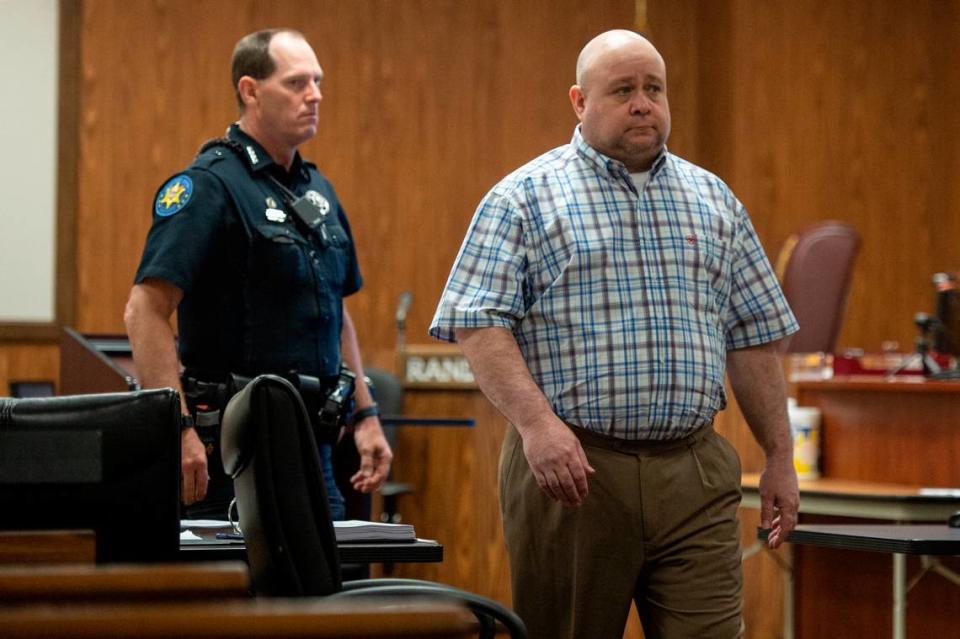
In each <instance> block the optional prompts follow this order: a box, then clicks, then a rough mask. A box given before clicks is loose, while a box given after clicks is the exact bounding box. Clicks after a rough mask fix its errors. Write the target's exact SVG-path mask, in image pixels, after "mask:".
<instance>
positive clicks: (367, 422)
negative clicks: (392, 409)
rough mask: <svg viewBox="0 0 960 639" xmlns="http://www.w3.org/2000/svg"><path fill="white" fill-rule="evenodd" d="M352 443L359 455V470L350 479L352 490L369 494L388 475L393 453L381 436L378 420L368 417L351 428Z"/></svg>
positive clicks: (381, 431) (374, 417)
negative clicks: (354, 444)
mask: <svg viewBox="0 0 960 639" xmlns="http://www.w3.org/2000/svg"><path fill="white" fill-rule="evenodd" d="M353 441H354V442H355V443H356V445H357V451H358V452H359V453H360V470H359V471H357V472H356V474H354V476H353V477H351V478H350V483H351V484H352V485H353V488H354V490H358V491H360V492H361V493H370V492H373V491H374V490H376V489H377V488H379V487H380V486H381V485H382V484H383V482H384V481H385V480H386V478H387V475H388V474H389V473H390V462H391V461H392V460H393V452H392V451H391V450H390V444H388V443H387V438H386V437H384V435H383V428H381V427H380V420H379V419H378V418H377V417H376V416H370V417H367V418H366V419H364V420H362V421H360V422H359V423H358V424H356V425H355V426H354V427H353Z"/></svg>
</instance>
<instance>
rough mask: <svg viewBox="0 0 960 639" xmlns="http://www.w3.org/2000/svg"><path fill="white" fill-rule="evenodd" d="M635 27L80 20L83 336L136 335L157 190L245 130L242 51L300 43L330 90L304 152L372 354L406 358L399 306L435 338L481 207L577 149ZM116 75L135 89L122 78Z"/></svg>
mask: <svg viewBox="0 0 960 639" xmlns="http://www.w3.org/2000/svg"><path fill="white" fill-rule="evenodd" d="M632 17H633V3H631V2H627V1H624V0H619V1H614V0H609V1H608V2H604V3H592V4H591V5H589V6H587V5H583V4H582V3H579V2H576V1H574V0H566V1H564V2H559V3H558V2H547V1H546V0H538V1H537V2H525V3H513V2H508V1H506V0H501V1H499V2H479V1H476V2H454V1H452V0H447V1H437V2H414V1H409V2H403V3H392V2H372V1H371V2H357V3H344V2H333V1H330V2H319V1H318V2H293V1H286V2H274V3H270V4H269V5H263V4H260V3H255V2H226V1H221V0H206V1H201V2H186V1H182V0H181V1H176V0H175V1H168V2H158V1H151V2H140V3H136V4H133V5H130V4H128V3H122V2H114V1H110V0H107V1H104V2H85V3H83V6H82V20H83V28H82V31H83V50H82V53H83V61H84V62H83V84H82V116H81V118H82V125H81V140H82V147H81V148H82V155H81V167H80V180H79V181H80V214H79V227H80V228H79V238H78V244H79V254H80V257H79V260H80V265H79V269H78V270H79V279H80V285H79V289H80V309H81V310H80V317H79V319H78V326H79V327H80V329H81V330H82V331H86V332H117V331H120V330H122V328H123V326H122V319H121V318H122V311H123V305H124V303H125V301H126V297H127V294H128V292H129V287H130V284H131V280H132V278H133V274H134V271H135V269H136V265H137V263H138V260H139V254H140V250H141V247H142V244H143V238H144V237H145V235H146V232H147V229H148V228H149V223H150V203H151V201H152V198H153V195H154V193H155V189H156V188H157V186H158V185H159V184H160V183H161V182H162V181H163V180H164V178H166V177H167V176H168V175H169V174H171V173H173V172H175V171H177V170H179V169H180V168H181V167H183V166H184V165H185V164H186V163H187V162H188V161H189V159H190V158H191V157H192V156H193V154H194V152H195V150H196V149H197V147H198V146H199V144H200V143H201V142H202V141H203V140H205V139H207V138H209V137H212V136H214V135H218V134H220V133H221V132H222V130H223V128H224V126H225V125H226V124H227V123H228V122H229V121H231V120H232V119H234V118H235V105H234V102H233V97H232V93H231V90H230V87H229V82H228V79H227V78H228V65H229V55H230V52H231V50H232V46H233V44H234V42H235V41H236V40H237V39H238V38H239V37H240V36H241V35H243V34H244V33H246V32H248V31H251V30H253V29H256V28H262V27H265V26H276V25H290V26H294V27H296V28H299V29H301V30H302V31H303V32H304V34H305V35H306V36H307V38H308V39H309V40H310V41H311V43H312V44H313V45H314V47H315V49H316V51H317V54H318V58H319V59H320V63H321V65H322V66H323V67H324V70H325V72H326V75H327V77H326V79H325V81H324V85H323V91H324V102H323V103H322V105H321V123H320V132H319V134H318V136H317V138H316V139H315V140H313V141H311V142H309V143H307V144H305V145H304V149H303V150H304V155H305V156H306V157H308V158H310V159H313V160H314V161H316V162H317V163H318V164H319V166H320V167H321V169H322V170H323V171H324V172H325V173H327V175H328V176H329V177H330V178H331V180H332V181H333V183H334V184H335V185H336V187H337V189H338V193H339V194H340V196H341V198H342V200H343V202H344V204H345V207H346V209H347V212H348V214H349V215H350V218H351V224H352V226H353V230H354V234H355V236H356V239H357V244H358V251H359V254H360V259H361V266H362V269H363V272H364V275H365V279H366V286H365V288H364V290H363V291H362V292H361V293H360V294H358V295H357V296H356V297H355V299H352V300H350V307H351V309H352V311H353V314H354V315H355V316H356V317H355V319H356V321H357V325H358V329H359V331H360V334H361V341H362V344H363V348H364V351H365V352H369V353H370V354H376V353H378V352H380V351H381V350H382V349H385V348H386V349H389V348H392V347H393V342H394V337H395V336H394V327H393V322H392V316H393V310H394V307H395V303H396V298H397V296H398V294H399V292H400V291H402V290H406V289H410V290H412V291H413V292H414V295H415V303H414V307H413V308H412V310H411V314H410V318H409V326H410V333H411V335H420V336H423V335H424V333H425V330H426V326H427V324H428V323H429V320H430V318H431V317H432V314H433V307H434V305H435V303H436V299H437V297H438V295H439V291H440V289H441V287H442V285H443V282H444V280H445V277H446V274H447V272H448V270H449V268H450V265H451V264H452V262H453V258H454V256H455V254H456V250H457V248H458V247H459V243H460V241H461V239H462V236H463V232H464V231H465V229H466V226H467V223H468V222H469V219H470V217H471V215H472V213H473V210H474V208H475V207H476V205H477V203H478V202H479V199H480V197H481V196H482V194H483V193H484V192H485V191H486V189H487V188H489V187H490V186H491V185H492V184H493V182H494V181H496V180H497V179H498V178H499V177H501V176H503V175H505V174H506V173H507V172H509V171H511V170H513V169H514V168H516V167H517V166H518V165H519V164H521V163H522V162H524V161H526V160H527V159H531V158H532V157H534V156H535V155H537V154H539V153H540V152H542V151H545V150H547V149H548V148H551V147H553V146H556V145H558V144H562V143H564V142H566V141H567V140H568V139H569V137H570V135H571V133H572V130H573V126H574V124H575V122H576V120H575V117H574V115H573V112H572V109H571V108H570V106H569V103H568V101H567V98H566V90H567V88H568V87H569V85H570V84H571V83H572V81H573V77H572V76H573V63H574V61H575V58H576V54H577V52H578V51H579V49H580V47H581V46H582V45H583V44H584V43H585V42H586V40H588V39H589V38H590V37H591V36H592V35H594V34H595V33H597V32H599V31H601V30H603V29H605V28H610V27H613V26H629V25H630V24H631V22H632ZM120 59H136V60H137V61H138V66H137V72H136V73H118V72H117V66H116V61H117V60H120Z"/></svg>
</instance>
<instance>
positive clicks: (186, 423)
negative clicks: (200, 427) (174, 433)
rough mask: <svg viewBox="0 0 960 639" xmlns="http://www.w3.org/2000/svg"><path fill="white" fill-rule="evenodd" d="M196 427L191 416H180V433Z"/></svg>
mask: <svg viewBox="0 0 960 639" xmlns="http://www.w3.org/2000/svg"><path fill="white" fill-rule="evenodd" d="M196 425H197V423H196V421H194V419H193V415H191V414H187V415H180V432H181V433H182V432H183V431H185V430H187V429H188V428H194V427H195V426H196Z"/></svg>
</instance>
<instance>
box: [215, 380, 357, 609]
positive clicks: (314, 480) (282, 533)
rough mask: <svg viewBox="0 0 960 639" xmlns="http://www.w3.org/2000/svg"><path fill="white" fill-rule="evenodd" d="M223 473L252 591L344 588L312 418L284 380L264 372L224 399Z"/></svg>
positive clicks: (296, 592)
mask: <svg viewBox="0 0 960 639" xmlns="http://www.w3.org/2000/svg"><path fill="white" fill-rule="evenodd" d="M221 447H222V451H223V467H224V470H225V471H226V472H227V474H228V475H230V476H231V477H232V478H233V481H234V489H235V492H236V497H237V509H238V512H239V519H240V527H241V529H242V530H243V536H244V541H245V543H246V547H247V558H248V561H249V562H250V575H251V580H252V582H253V589H254V592H255V593H257V594H258V595H267V596H301V595H316V596H322V595H329V594H332V593H334V592H337V591H338V590H339V589H340V585H341V581H340V566H339V562H338V558H337V547H336V538H335V536H334V532H333V524H332V523H331V521H330V514H329V507H328V505H327V492H326V489H325V487H324V482H323V474H322V471H321V468H320V459H319V456H318V452H317V444H316V441H315V440H314V437H313V432H312V430H311V424H310V418H309V417H308V415H307V411H306V408H305V407H304V405H303V400H301V398H300V395H299V393H297V391H296V389H295V388H294V387H293V386H292V385H291V384H290V383H289V382H288V381H286V380H285V379H282V378H280V377H276V376H273V375H261V376H260V377H257V378H256V379H254V380H253V381H252V382H250V383H249V384H247V386H246V387H245V388H244V389H243V390H242V391H240V392H239V393H237V394H236V395H235V396H234V397H233V398H231V399H230V401H229V402H228V404H227V407H226V409H225V410H224V415H223V424H222V431H221Z"/></svg>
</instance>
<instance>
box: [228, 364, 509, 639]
mask: <svg viewBox="0 0 960 639" xmlns="http://www.w3.org/2000/svg"><path fill="white" fill-rule="evenodd" d="M221 447H222V450H223V466H224V469H225V470H226V472H227V473H228V474H229V475H230V476H231V477H233V480H234V487H235V490H236V496H237V509H238V513H239V520H240V527H241V529H242V530H243V535H244V540H245V543H246V547H247V557H248V560H249V563H250V577H251V581H252V583H253V589H254V592H255V593H256V594H257V595H261V596H278V597H291V596H324V597H329V598H334V597H336V598H345V597H358V596H359V597H385V596H427V597H441V598H446V599H453V600H456V601H460V602H462V603H464V604H465V605H467V606H468V607H470V609H471V610H472V611H473V612H474V614H475V615H476V616H477V620H478V622H479V627H480V637H481V638H489V639H492V638H493V637H494V636H495V634H496V622H497V621H499V622H500V623H502V624H503V626H504V627H506V628H507V630H508V631H509V633H510V636H512V637H518V638H524V637H526V628H525V627H524V625H523V622H522V621H521V620H520V618H519V617H518V616H517V615H516V614H515V613H514V612H512V611H511V610H509V609H507V608H505V607H504V606H502V605H500V604H499V603H497V602H496V601H493V600H491V599H487V598H485V597H481V596H479V595H476V594H474V593H470V592H466V591H463V590H460V589H457V588H453V587H451V586H446V585H443V584H438V583H435V582H428V581H420V580H411V579H373V580H359V581H351V582H342V581H341V576H340V565H339V559H338V555H337V548H336V537H335V534H334V531H333V524H332V522H331V521H330V513H329V509H328V506H327V495H326V489H325V487H324V481H323V474H322V471H321V469H320V460H319V457H318V455H317V446H316V442H315V440H314V438H313V432H312V430H311V427H310V418H309V416H308V415H307V412H306V408H305V407H304V405H303V401H302V400H301V399H300V395H299V394H298V393H297V391H296V390H295V389H294V388H293V386H292V385H291V384H290V383H289V382H287V381H286V380H284V379H282V378H280V377H276V376H273V375H261V376H260V377H257V378H256V379H254V380H253V381H252V382H251V383H250V384H248V385H247V386H246V387H245V388H244V389H243V390H242V391H240V392H239V393H237V394H236V395H235V396H234V397H233V398H232V399H231V400H230V402H229V403H228V404H227V407H226V409H225V410H224V415H223V421H222V433H221Z"/></svg>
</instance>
